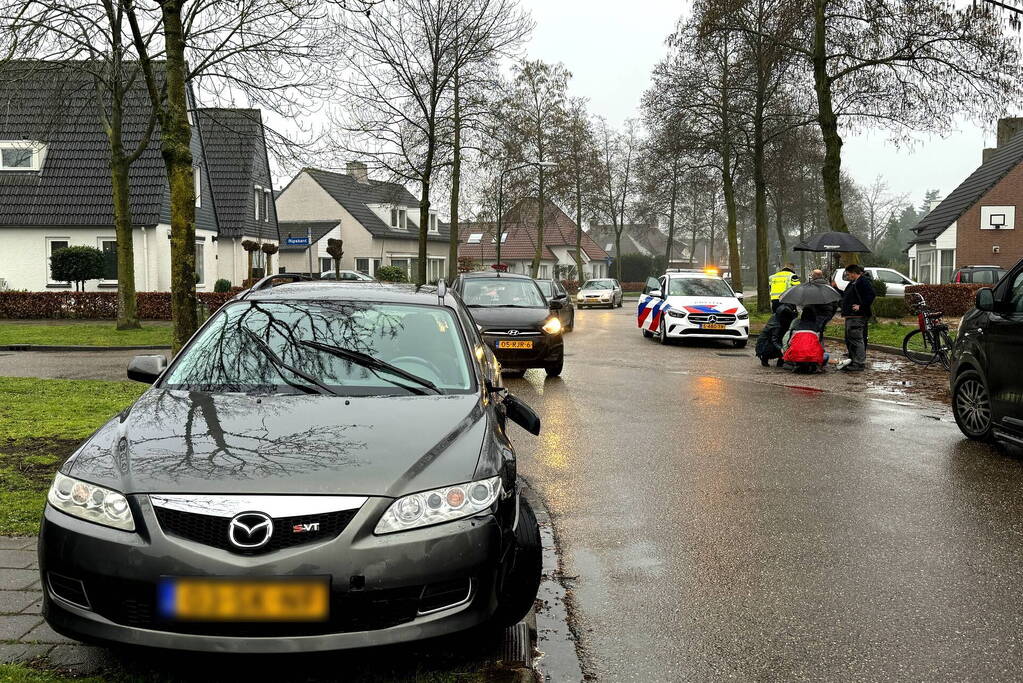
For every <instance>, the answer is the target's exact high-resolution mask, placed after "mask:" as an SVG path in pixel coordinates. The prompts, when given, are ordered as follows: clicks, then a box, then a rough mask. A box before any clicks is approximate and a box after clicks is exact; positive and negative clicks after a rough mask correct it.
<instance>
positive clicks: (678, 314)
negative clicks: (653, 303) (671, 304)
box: [668, 311, 686, 318]
mask: <svg viewBox="0 0 1023 683" xmlns="http://www.w3.org/2000/svg"><path fill="white" fill-rule="evenodd" d="M668 315H669V316H671V317H672V318H684V317H686V312H685V311H668Z"/></svg>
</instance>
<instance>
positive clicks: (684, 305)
mask: <svg viewBox="0 0 1023 683" xmlns="http://www.w3.org/2000/svg"><path fill="white" fill-rule="evenodd" d="M667 301H668V305H669V306H671V307H672V308H675V309H681V310H684V311H686V312H687V313H745V312H746V307H745V306H743V305H742V304H741V303H739V300H738V299H736V298H735V297H734V296H669V297H668V298H667Z"/></svg>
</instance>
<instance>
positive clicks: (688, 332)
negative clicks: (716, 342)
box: [679, 327, 742, 337]
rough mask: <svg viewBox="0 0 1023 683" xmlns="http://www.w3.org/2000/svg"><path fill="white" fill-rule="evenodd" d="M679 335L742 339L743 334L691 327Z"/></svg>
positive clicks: (736, 331)
mask: <svg viewBox="0 0 1023 683" xmlns="http://www.w3.org/2000/svg"><path fill="white" fill-rule="evenodd" d="M679 334H683V335H692V336H699V335H701V334H702V335H714V336H726V337H741V336H742V332H740V331H739V330H705V329H703V328H701V327H689V328H686V329H684V330H680V332H679Z"/></svg>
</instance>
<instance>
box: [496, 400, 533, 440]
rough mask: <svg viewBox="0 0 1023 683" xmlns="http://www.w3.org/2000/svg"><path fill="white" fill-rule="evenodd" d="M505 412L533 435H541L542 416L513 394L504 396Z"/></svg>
mask: <svg viewBox="0 0 1023 683" xmlns="http://www.w3.org/2000/svg"><path fill="white" fill-rule="evenodd" d="M504 408H505V413H506V414H507V415H508V419H510V420H511V421H512V422H514V423H515V424H517V425H518V426H520V427H522V428H523V429H525V430H526V431H527V432H529V433H530V434H532V435H533V436H539V435H540V416H539V415H537V414H536V411H535V410H533V409H532V408H530V407H529V406H528V405H526V404H525V403H523V402H522V401H520V400H519V399H518V398H516V397H515V396H512V395H511V394H505V396H504Z"/></svg>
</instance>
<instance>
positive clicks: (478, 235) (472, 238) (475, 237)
mask: <svg viewBox="0 0 1023 683" xmlns="http://www.w3.org/2000/svg"><path fill="white" fill-rule="evenodd" d="M482 240H483V233H482V232H474V233H472V234H470V235H469V239H468V240H466V244H479V243H480V242H481V241H482Z"/></svg>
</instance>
